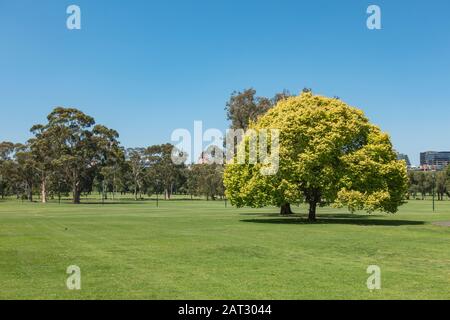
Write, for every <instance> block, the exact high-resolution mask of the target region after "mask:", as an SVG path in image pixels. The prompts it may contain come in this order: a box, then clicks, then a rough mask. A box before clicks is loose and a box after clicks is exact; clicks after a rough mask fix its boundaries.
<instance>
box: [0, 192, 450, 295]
mask: <svg viewBox="0 0 450 320" xmlns="http://www.w3.org/2000/svg"><path fill="white" fill-rule="evenodd" d="M294 210H295V211H297V212H305V211H306V209H305V208H304V207H300V208H297V207H294ZM277 212H278V210H277V209H275V208H264V209H235V208H231V207H230V206H228V207H227V208H225V205H224V202H223V201H201V200H193V201H189V200H171V201H160V202H159V208H157V207H156V202H155V201H139V202H134V201H122V202H121V201H116V202H115V203H111V202H109V203H107V204H105V205H101V204H97V203H92V202H91V203H90V204H81V205H78V206H76V205H71V204H68V203H63V204H57V203H49V204H46V205H42V204H39V203H26V202H25V203H21V202H17V201H12V200H8V201H3V202H0V299H450V228H449V227H442V226H437V225H433V224H432V223H431V222H433V221H450V201H445V202H439V203H438V204H437V212H436V213H432V212H431V202H430V201H412V202H410V203H408V204H406V205H404V206H403V207H402V208H401V210H400V212H399V213H397V214H395V215H386V214H373V215H370V216H369V215H366V214H363V213H359V214H354V215H352V214H350V213H348V212H346V211H345V210H337V209H333V208H321V209H320V210H319V219H320V220H319V222H318V223H315V224H309V223H306V222H305V220H304V217H294V218H281V217H279V216H278V214H277ZM70 265H77V266H79V267H80V268H81V276H82V284H81V286H82V288H81V290H79V291H71V290H68V289H67V287H66V279H67V277H68V275H67V274H66V268H67V267H68V266H70ZM369 265H378V266H380V268H381V276H382V284H381V290H374V291H370V290H368V289H367V286H366V280H367V277H368V276H369V275H368V274H367V273H366V269H367V267H368V266H369Z"/></svg>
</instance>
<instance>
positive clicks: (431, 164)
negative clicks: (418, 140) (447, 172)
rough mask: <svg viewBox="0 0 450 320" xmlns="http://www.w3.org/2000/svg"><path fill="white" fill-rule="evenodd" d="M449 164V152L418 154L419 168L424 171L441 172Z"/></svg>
mask: <svg viewBox="0 0 450 320" xmlns="http://www.w3.org/2000/svg"><path fill="white" fill-rule="evenodd" d="M449 164H450V151H426V152H421V153H420V167H421V168H422V169H424V170H441V169H443V168H444V167H446V166H448V165H449Z"/></svg>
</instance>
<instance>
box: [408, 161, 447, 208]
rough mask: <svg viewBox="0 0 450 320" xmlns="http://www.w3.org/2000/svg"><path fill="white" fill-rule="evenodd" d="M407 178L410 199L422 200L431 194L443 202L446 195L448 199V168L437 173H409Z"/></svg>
mask: <svg viewBox="0 0 450 320" xmlns="http://www.w3.org/2000/svg"><path fill="white" fill-rule="evenodd" d="M408 177H409V197H410V198H413V199H422V200H423V199H425V197H426V196H427V195H432V194H433V193H434V194H436V195H437V198H438V200H444V197H445V196H446V195H447V196H448V197H450V166H449V167H447V170H444V171H438V172H430V171H426V172H424V171H410V172H408Z"/></svg>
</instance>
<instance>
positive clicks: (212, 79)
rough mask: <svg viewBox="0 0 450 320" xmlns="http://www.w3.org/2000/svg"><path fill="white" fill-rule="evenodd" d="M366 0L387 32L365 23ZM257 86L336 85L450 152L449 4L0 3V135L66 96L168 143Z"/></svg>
mask: <svg viewBox="0 0 450 320" xmlns="http://www.w3.org/2000/svg"><path fill="white" fill-rule="evenodd" d="M70 4H76V5H79V6H80V8H81V12H82V29H81V30H72V31H71V30H68V29H67V28H66V18H67V16H68V15H67V14H66V8H67V6H68V5H70ZM370 4H376V5H379V6H380V7H381V10H382V30H375V31H371V30H368V29H367V28H366V19H367V16H368V15H367V14H366V9H367V7H368V6H369V5H370ZM248 87H253V88H255V89H256V90H257V92H258V94H259V95H262V96H272V95H273V94H274V93H276V92H278V91H281V90H283V89H288V90H290V91H291V92H293V93H297V92H299V91H300V90H301V89H302V88H303V87H310V88H312V89H313V91H314V92H315V93H319V94H323V95H328V96H335V95H337V96H339V97H341V99H342V100H344V101H346V102H348V103H349V104H351V105H354V106H357V107H359V108H361V109H363V110H364V111H365V112H366V114H367V116H368V117H369V118H370V119H371V120H372V121H373V122H374V123H376V124H378V125H379V126H380V127H381V128H382V129H383V130H385V131H387V132H389V133H390V134H391V137H392V140H393V142H394V145H395V147H396V148H397V149H398V150H399V151H401V152H404V153H407V154H408V155H409V156H410V157H411V159H412V161H413V163H417V162H418V158H419V152H420V151H424V150H429V149H434V150H443V149H445V150H447V149H450V141H449V129H448V128H449V120H450V106H449V101H450V2H449V1H448V0H442V1H438V0H435V1H414V0H410V1H401V0H396V1H378V0H373V1H362V0H348V1H335V0H319V1H300V0H296V1H286V0H281V1H280V0H277V1H275V0H273V1H261V0H259V1H253V0H241V1H236V0H214V1H212V0H195V1H194V0H192V1H188V0H184V1H181V0H180V1H173V0H172V1H167V0H164V1H162V0H161V1H151V0H145V1H144V0H142V1H138V0H130V1H119V0H115V1H114V0H109V1H106V0H95V1H92V0H90V1H84V0H83V1H82V0H72V1H65V0H54V1H50V0H42V1H33V0H28V1H24V0H14V1H13V0H0V110H1V116H0V140H11V141H16V142H23V141H25V140H26V139H27V138H29V136H30V135H29V133H28V129H29V128H30V127H31V126H32V125H33V124H35V123H40V122H44V121H45V116H46V115H47V114H48V113H49V112H50V111H51V109H52V108H53V107H55V106H71V107H77V108H80V109H81V110H83V111H84V112H86V113H88V114H90V115H92V116H94V117H95V118H96V120H97V122H98V123H102V124H104V125H107V126H110V127H112V128H114V129H116V130H118V131H119V132H120V134H121V142H122V144H123V145H125V146H127V147H131V146H148V145H151V144H154V143H162V142H167V141H169V140H170V135H171V133H172V131H173V130H174V129H176V128H186V129H190V130H192V128H193V122H194V120H202V121H203V122H204V127H205V128H219V129H225V128H226V127H227V121H226V117H225V111H224V106H225V102H226V101H227V99H228V98H229V95H230V93H231V92H232V91H233V90H242V89H244V88H248Z"/></svg>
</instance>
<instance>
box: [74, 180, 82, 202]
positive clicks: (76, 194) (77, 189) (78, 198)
mask: <svg viewBox="0 0 450 320" xmlns="http://www.w3.org/2000/svg"><path fill="white" fill-rule="evenodd" d="M72 192H73V203H74V204H80V203H81V192H80V183H79V182H75V183H74V184H73V190H72Z"/></svg>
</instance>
